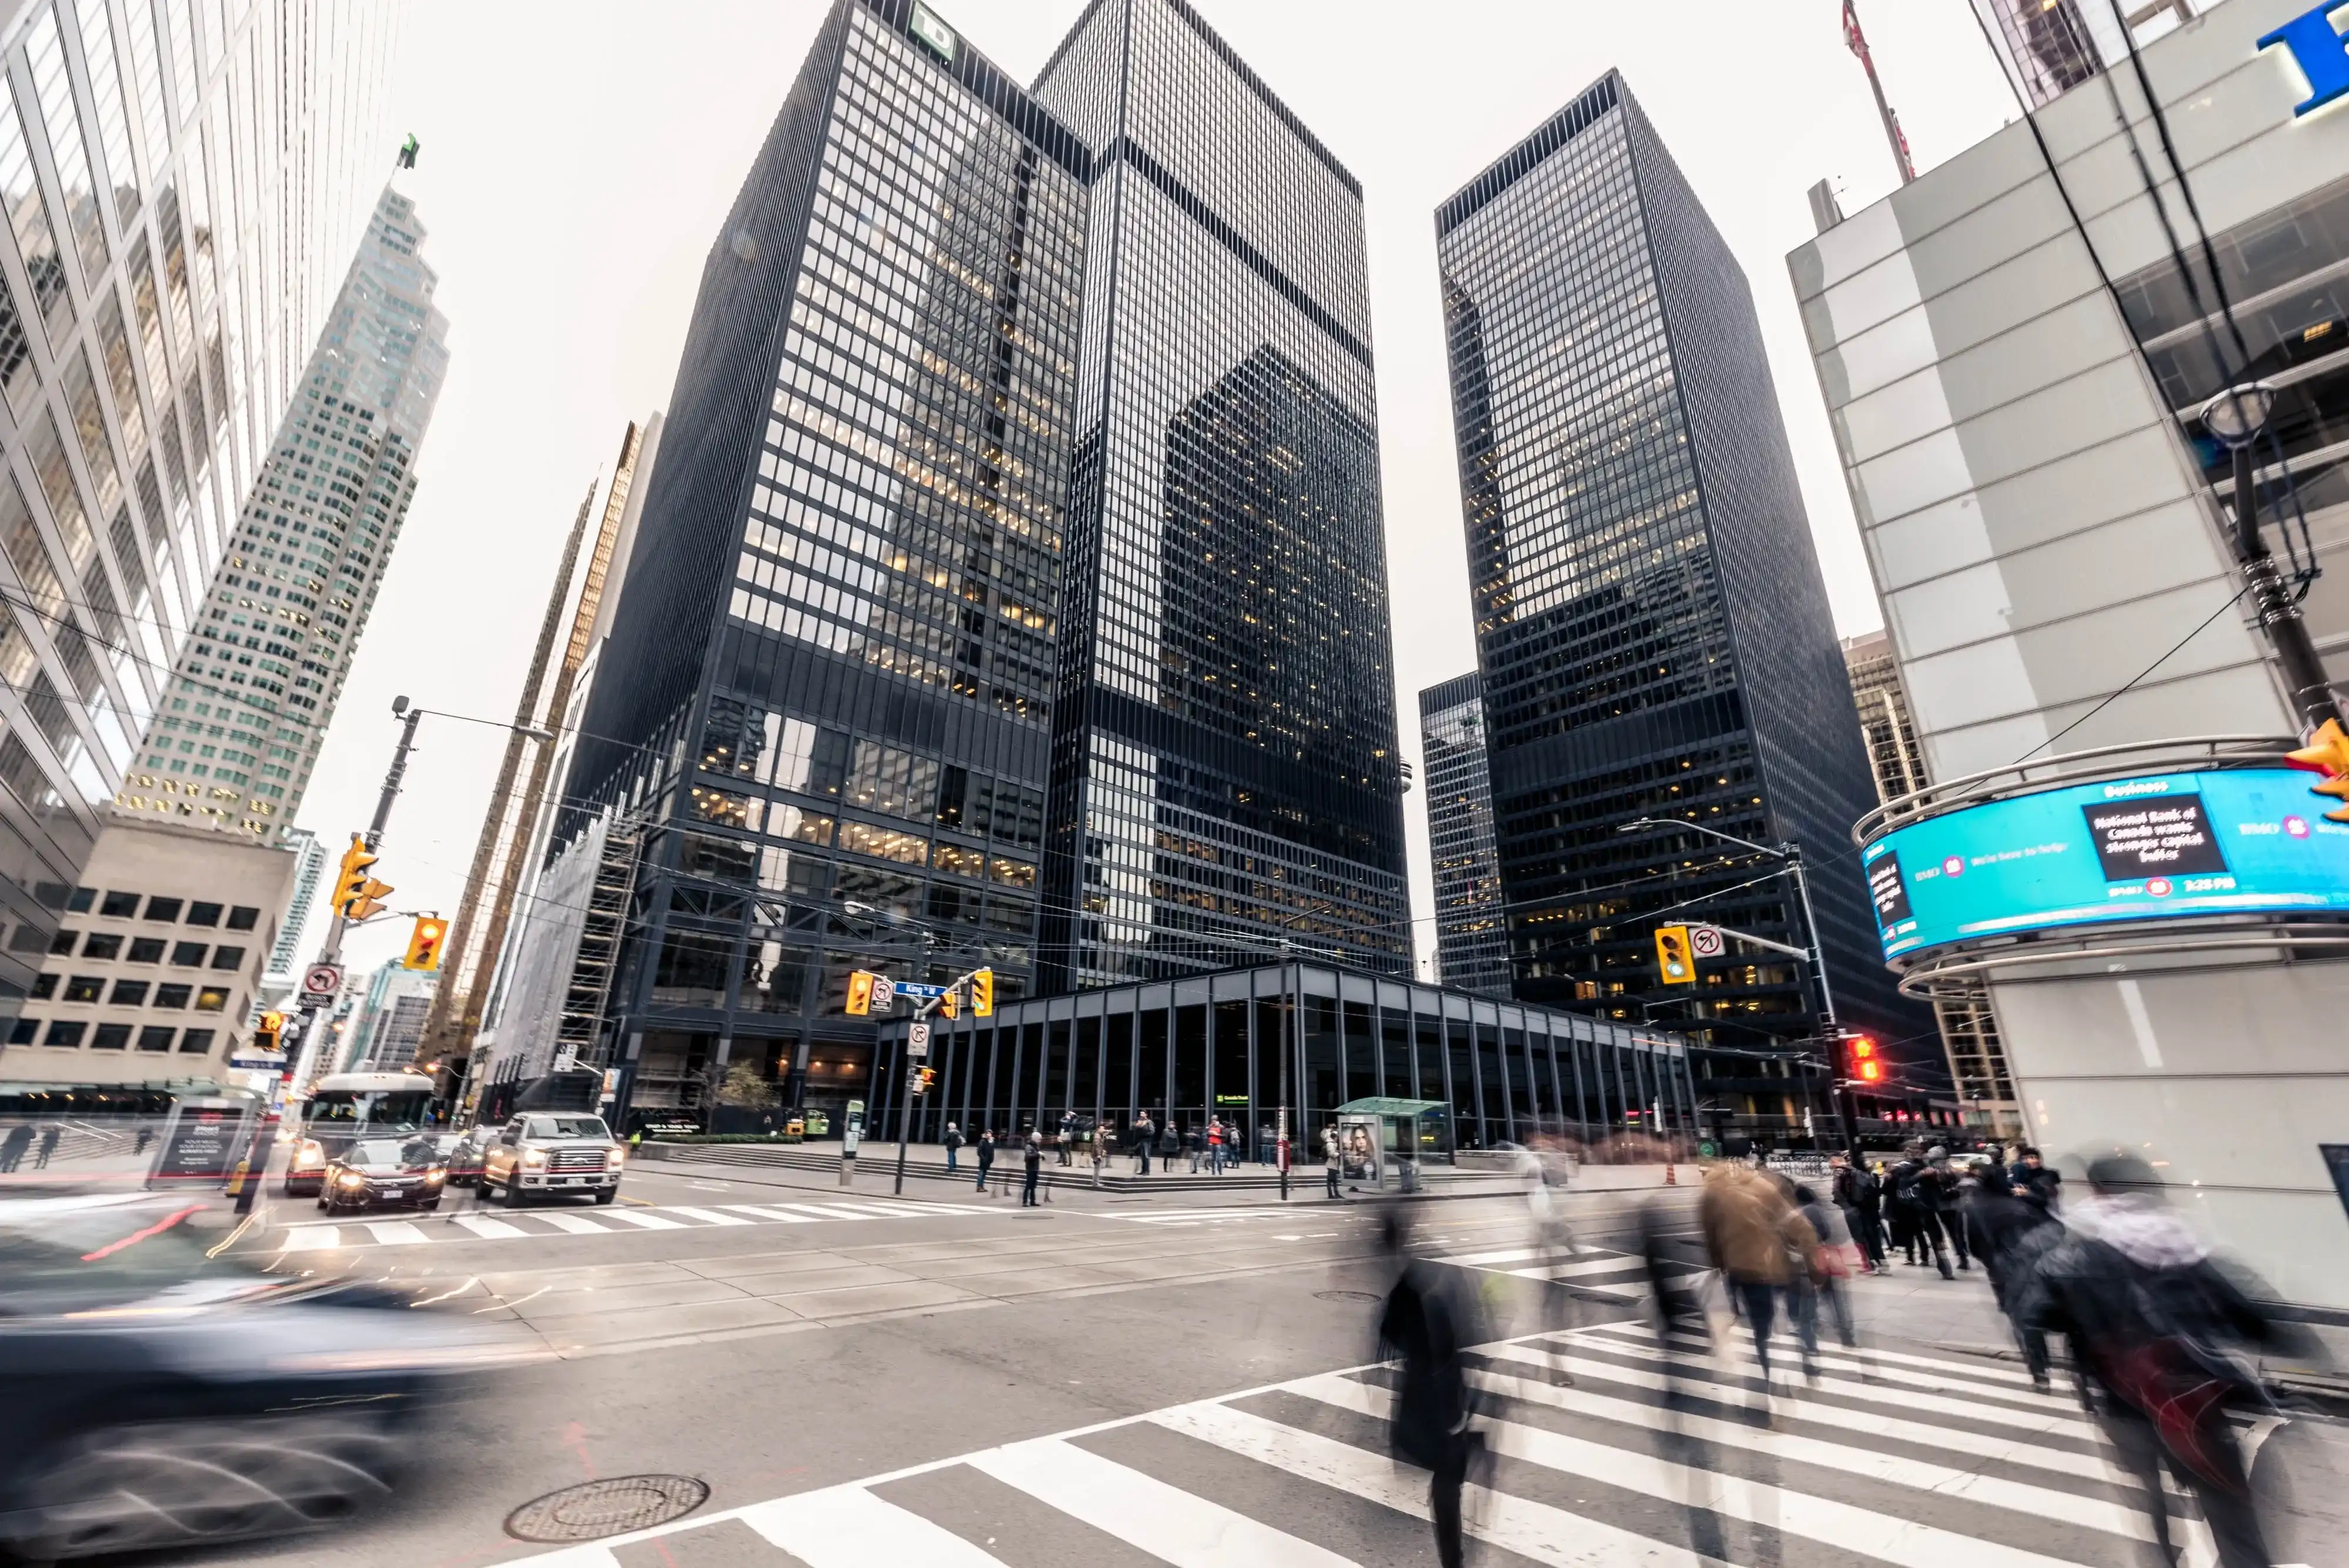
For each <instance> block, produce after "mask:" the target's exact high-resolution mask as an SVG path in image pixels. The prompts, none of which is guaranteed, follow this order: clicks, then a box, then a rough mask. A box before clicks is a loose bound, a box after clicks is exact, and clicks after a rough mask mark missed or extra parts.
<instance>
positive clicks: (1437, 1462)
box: [1379, 1211, 1484, 1568]
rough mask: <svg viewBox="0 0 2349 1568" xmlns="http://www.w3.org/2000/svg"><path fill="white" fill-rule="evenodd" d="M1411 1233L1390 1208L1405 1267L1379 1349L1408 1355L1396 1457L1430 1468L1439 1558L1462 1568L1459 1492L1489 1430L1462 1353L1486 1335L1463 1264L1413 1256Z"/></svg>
mask: <svg viewBox="0 0 2349 1568" xmlns="http://www.w3.org/2000/svg"><path fill="white" fill-rule="evenodd" d="M1408 1239H1409V1233H1408V1231H1407V1229H1406V1227H1405V1225H1404V1223H1403V1221H1402V1218H1401V1216H1400V1215H1398V1214H1395V1213H1393V1212H1392V1211H1391V1212H1390V1213H1389V1214H1388V1215H1387V1219H1386V1225H1385V1235H1384V1241H1385V1244H1386V1249H1387V1252H1388V1255H1389V1256H1390V1257H1391V1258H1392V1259H1395V1260H1397V1261H1399V1262H1401V1264H1402V1273H1401V1276H1400V1277H1399V1278H1398V1279H1397V1280H1396V1281H1395V1283H1394V1288H1393V1289H1392V1291H1390V1292H1388V1293H1387V1299H1386V1305H1385V1307H1384V1308H1383V1309H1382V1310H1381V1313H1380V1314H1379V1355H1380V1357H1381V1359H1382V1360H1385V1359H1399V1360H1400V1361H1402V1383H1401V1385H1400V1386H1398V1387H1397V1388H1396V1390H1395V1406H1394V1418H1393V1425H1392V1428H1390V1431H1389V1440H1390V1441H1391V1442H1392V1445H1393V1448H1394V1452H1395V1454H1396V1457H1398V1458H1399V1459H1403V1460H1405V1461H1406V1462H1408V1463H1411V1464H1414V1465H1417V1466H1419V1467H1420V1468H1421V1469H1424V1470H1426V1471H1428V1472H1429V1473H1430V1478H1431V1479H1430V1481H1429V1484H1428V1489H1427V1502H1428V1514H1429V1517H1430V1519H1431V1520H1432V1521H1433V1523H1434V1526H1435V1559H1436V1562H1437V1563H1440V1564H1441V1565H1442V1568H1460V1563H1461V1560H1462V1558H1461V1552H1462V1545H1461V1528H1460V1493H1461V1490H1462V1488H1463V1487H1464V1485H1465V1484H1466V1482H1467V1479H1468V1468H1469V1465H1470V1464H1471V1463H1472V1462H1473V1461H1474V1459H1475V1457H1476V1454H1477V1452H1478V1450H1479V1449H1482V1447H1483V1446H1484V1439H1483V1435H1482V1434H1481V1433H1477V1432H1473V1431H1471V1430H1470V1429H1469V1419H1470V1417H1472V1416H1474V1415H1475V1396H1474V1394H1473V1393H1472V1391H1471V1389H1470V1387H1469V1384H1468V1378H1467V1376H1466V1371H1465V1369H1464V1366H1462V1353H1463V1352H1464V1350H1466V1349H1467V1347H1468V1346H1470V1345H1475V1343H1477V1342H1478V1341H1479V1340H1480V1339H1481V1338H1482V1337H1483V1335H1482V1334H1479V1333H1478V1332H1477V1328H1476V1319H1475V1297H1474V1296H1473V1295H1471V1294H1468V1293H1464V1292H1462V1291H1460V1290H1459V1289H1458V1288H1457V1285H1456V1282H1455V1281H1456V1277H1457V1276H1458V1275H1459V1274H1460V1273H1461V1272H1462V1271H1459V1270H1452V1269H1444V1268H1440V1267H1436V1266H1433V1265H1431V1264H1429V1263H1426V1262H1422V1261H1421V1260H1419V1259H1417V1258H1413V1257H1411V1256H1409V1254H1408V1251H1407V1250H1406V1242H1407V1241H1408Z"/></svg>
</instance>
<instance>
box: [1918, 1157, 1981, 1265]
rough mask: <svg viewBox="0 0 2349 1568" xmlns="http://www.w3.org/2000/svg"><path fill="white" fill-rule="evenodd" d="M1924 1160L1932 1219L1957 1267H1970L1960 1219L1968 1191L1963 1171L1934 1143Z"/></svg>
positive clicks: (1964, 1233)
mask: <svg viewBox="0 0 2349 1568" xmlns="http://www.w3.org/2000/svg"><path fill="white" fill-rule="evenodd" d="M1925 1163H1926V1164H1927V1165H1928V1166H1929V1167H1930V1168H1931V1170H1932V1172H1933V1185H1932V1186H1931V1188H1930V1189H1929V1193H1930V1197H1931V1199H1932V1202H1933V1221H1934V1223H1935V1224H1937V1225H1939V1226H1940V1228H1941V1233H1942V1234H1943V1235H1945V1236H1947V1237H1948V1238H1949V1239H1950V1250H1951V1251H1953V1252H1955V1253H1957V1255H1958V1267H1960V1268H1961V1269H1970V1268H1971V1267H1972V1266H1973V1264H1972V1262H1971V1258H1970V1256H1969V1254H1968V1252H1967V1251H1966V1228H1965V1224H1964V1222H1963V1220H1961V1218H1960V1214H1961V1210H1963V1209H1964V1207H1965V1198H1966V1194H1967V1193H1968V1192H1969V1191H1971V1188H1970V1187H1969V1186H1968V1184H1967V1179H1966V1173H1965V1172H1963V1171H1961V1170H1960V1169H1959V1168H1957V1167H1956V1166H1955V1165H1953V1164H1951V1161H1950V1151H1949V1150H1948V1149H1946V1148H1944V1147H1941V1146H1940V1144H1935V1145H1934V1146H1933V1147H1931V1148H1930V1149H1928V1150H1926V1151H1925Z"/></svg>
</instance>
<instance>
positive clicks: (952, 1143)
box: [941, 1122, 962, 1176]
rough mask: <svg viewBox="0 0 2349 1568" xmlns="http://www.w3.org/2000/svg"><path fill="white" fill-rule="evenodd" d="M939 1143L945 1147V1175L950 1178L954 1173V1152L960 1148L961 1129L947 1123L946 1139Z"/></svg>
mask: <svg viewBox="0 0 2349 1568" xmlns="http://www.w3.org/2000/svg"><path fill="white" fill-rule="evenodd" d="M941 1141H942V1142H944V1143H945V1145H946V1146H947V1175H948V1176H952V1175H953V1174H954V1173H955V1154H956V1151H957V1150H958V1149H960V1148H961V1147H962V1128H960V1127H957V1126H955V1125H954V1123H952V1122H948V1123H947V1133H946V1137H945V1138H943V1139H942V1140H941Z"/></svg>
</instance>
